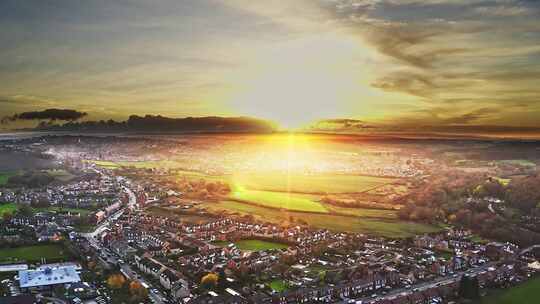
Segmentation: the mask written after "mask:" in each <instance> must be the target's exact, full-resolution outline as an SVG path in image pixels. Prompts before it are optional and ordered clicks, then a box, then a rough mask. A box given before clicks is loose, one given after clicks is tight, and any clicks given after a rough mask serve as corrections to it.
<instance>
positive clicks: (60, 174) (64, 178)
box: [46, 169, 75, 182]
mask: <svg viewBox="0 0 540 304" xmlns="http://www.w3.org/2000/svg"><path fill="white" fill-rule="evenodd" d="M46 172H47V173H48V174H49V175H50V176H52V177H54V178H55V179H56V180H59V181H61V182H69V181H71V180H72V179H74V178H75V175H73V174H71V173H69V172H68V171H66V170H62V169H54V170H47V171H46Z"/></svg>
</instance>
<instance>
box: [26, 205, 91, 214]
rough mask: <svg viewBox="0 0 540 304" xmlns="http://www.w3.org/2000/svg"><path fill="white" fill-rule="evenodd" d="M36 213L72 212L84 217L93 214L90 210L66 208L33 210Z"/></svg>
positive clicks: (55, 207)
mask: <svg viewBox="0 0 540 304" xmlns="http://www.w3.org/2000/svg"><path fill="white" fill-rule="evenodd" d="M32 209H33V210H34V212H42V211H55V212H71V213H80V214H81V215H82V216H86V215H88V214H90V213H92V212H93V211H92V210H88V209H81V208H65V207H57V206H54V207H52V206H51V207H47V208H32Z"/></svg>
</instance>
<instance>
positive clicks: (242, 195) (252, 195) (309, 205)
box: [230, 188, 328, 213]
mask: <svg viewBox="0 0 540 304" xmlns="http://www.w3.org/2000/svg"><path fill="white" fill-rule="evenodd" d="M230 196H231V197H230V199H233V200H238V201H244V202H253V203H256V204H259V205H262V206H265V207H270V208H278V209H287V210H291V211H305V212H317V213H327V212H328V211H327V210H326V208H324V206H323V205H322V204H321V203H319V202H317V201H315V199H316V197H313V196H311V195H303V194H295V193H285V192H270V191H259V190H246V189H244V188H240V189H235V190H234V191H233V193H232V194H231V195H230Z"/></svg>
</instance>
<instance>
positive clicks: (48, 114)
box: [2, 109, 88, 123]
mask: <svg viewBox="0 0 540 304" xmlns="http://www.w3.org/2000/svg"><path fill="white" fill-rule="evenodd" d="M86 115H88V114H87V113H85V112H79V111H77V110H71V109H46V110H43V111H30V112H22V113H17V114H14V115H12V116H7V117H4V118H3V119H2V123H7V122H13V121H17V120H50V121H54V120H64V121H75V120H79V119H81V118H83V117H84V116H86Z"/></svg>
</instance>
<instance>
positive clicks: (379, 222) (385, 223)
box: [203, 201, 440, 238]
mask: <svg viewBox="0 0 540 304" xmlns="http://www.w3.org/2000/svg"><path fill="white" fill-rule="evenodd" d="M203 206H204V207H205V208H207V209H208V210H209V211H210V212H216V213H219V212H221V211H228V212H231V213H238V214H239V215H252V216H254V217H255V218H256V219H258V220H261V221H266V222H272V223H275V224H281V223H283V222H284V221H287V220H288V219H289V218H290V217H293V218H294V219H300V220H303V221H305V222H306V223H307V224H308V225H310V226H312V227H315V228H322V229H329V230H332V231H347V232H355V233H369V234H374V235H380V236H386V237H395V238H403V237H410V236H414V235H417V234H423V233H429V232H435V231H439V230H440V227H437V226H433V225H427V224H420V223H413V222H405V221H400V220H398V219H380V218H361V217H353V216H340V215H333V214H316V213H312V214H306V213H302V212H294V211H284V210H278V209H269V208H264V207H260V206H256V205H250V204H245V203H241V202H236V201H223V202H220V203H205V204H204V205H203ZM370 211H371V210H370ZM370 211H368V212H370ZM377 211H383V210H375V212H377Z"/></svg>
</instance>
